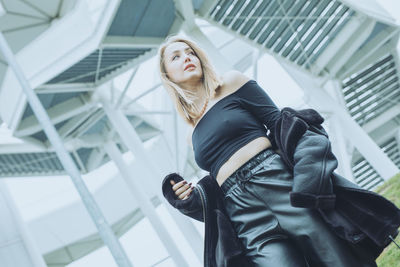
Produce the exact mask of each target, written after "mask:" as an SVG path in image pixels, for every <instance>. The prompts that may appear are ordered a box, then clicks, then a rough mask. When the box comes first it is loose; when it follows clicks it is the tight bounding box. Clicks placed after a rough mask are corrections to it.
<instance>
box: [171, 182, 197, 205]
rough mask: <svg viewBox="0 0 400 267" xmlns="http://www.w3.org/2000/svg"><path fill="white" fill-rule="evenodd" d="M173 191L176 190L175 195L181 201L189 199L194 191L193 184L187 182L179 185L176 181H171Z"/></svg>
mask: <svg viewBox="0 0 400 267" xmlns="http://www.w3.org/2000/svg"><path fill="white" fill-rule="evenodd" d="M170 182H171V185H172V190H174V192H175V195H176V196H177V197H178V198H179V199H182V200H183V199H187V198H188V197H189V196H190V193H192V191H193V188H194V187H193V186H192V183H187V182H186V181H185V180H182V181H180V182H179V183H175V181H173V180H171V181H170Z"/></svg>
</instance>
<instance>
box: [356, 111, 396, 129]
mask: <svg viewBox="0 0 400 267" xmlns="http://www.w3.org/2000/svg"><path fill="white" fill-rule="evenodd" d="M399 115H400V104H398V105H395V106H392V107H391V108H390V109H388V110H386V111H385V112H383V113H382V114H380V115H379V116H378V117H376V118H374V119H373V120H371V121H369V122H367V123H366V124H364V125H363V126H362V127H363V129H364V130H365V131H366V132H367V133H371V132H373V131H374V130H375V129H377V128H379V127H381V126H382V125H384V124H385V123H386V122H388V121H390V120H392V119H393V118H395V117H397V116H399Z"/></svg>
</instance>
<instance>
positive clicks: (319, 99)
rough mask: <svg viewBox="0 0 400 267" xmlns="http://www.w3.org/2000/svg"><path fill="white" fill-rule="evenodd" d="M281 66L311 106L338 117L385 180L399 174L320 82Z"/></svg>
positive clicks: (351, 137)
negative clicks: (302, 91)
mask: <svg viewBox="0 0 400 267" xmlns="http://www.w3.org/2000/svg"><path fill="white" fill-rule="evenodd" d="M281 65H282V67H283V68H284V69H285V70H286V71H287V72H288V73H289V74H290V75H291V76H292V77H293V79H294V80H295V81H296V82H297V83H298V84H299V86H300V87H301V88H302V89H303V90H304V91H305V95H306V96H307V99H306V100H308V101H309V103H310V104H311V106H313V107H314V108H316V109H317V110H318V109H328V110H330V112H332V113H334V114H335V115H337V116H338V118H339V119H340V123H341V125H342V126H343V129H346V137H347V138H348V140H349V141H350V142H352V144H353V145H354V146H355V147H356V148H357V150H358V151H360V153H361V154H362V155H363V156H364V158H365V159H366V160H367V161H368V162H369V163H370V164H371V166H372V167H373V168H374V169H375V170H376V171H377V173H378V174H379V175H380V176H381V177H382V178H383V179H385V180H387V179H389V178H391V177H393V176H394V175H396V174H397V173H398V172H399V169H398V168H397V166H396V165H395V164H394V163H393V162H392V161H391V160H390V158H389V157H388V156H387V155H386V154H385V153H384V152H383V151H382V150H381V149H380V147H379V146H378V145H377V144H376V142H374V140H372V139H371V137H370V136H369V135H368V134H367V133H366V132H365V131H364V130H363V129H362V128H361V127H360V126H359V125H358V124H357V123H356V122H355V121H354V119H353V118H352V117H351V116H350V115H349V113H348V112H347V111H346V110H345V109H344V108H343V107H342V106H341V105H339V104H338V103H337V102H336V101H335V100H334V99H333V98H332V97H331V96H330V95H329V94H328V93H327V92H326V91H325V90H323V89H322V88H321V87H320V86H319V85H318V81H316V80H315V79H313V78H312V77H311V76H310V75H304V74H303V73H302V72H300V71H298V69H297V68H292V67H291V66H289V65H286V64H284V63H283V62H281Z"/></svg>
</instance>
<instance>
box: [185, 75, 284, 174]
mask: <svg viewBox="0 0 400 267" xmlns="http://www.w3.org/2000/svg"><path fill="white" fill-rule="evenodd" d="M280 114H281V113H280V111H279V109H278V108H277V107H276V105H275V104H274V103H273V101H272V100H271V99H270V98H269V96H268V95H267V94H266V93H265V91H264V90H263V89H262V88H261V87H260V86H259V85H258V84H257V82H256V81H254V80H250V81H248V82H247V83H245V84H244V85H243V86H242V87H240V88H239V89H238V90H236V91H235V92H234V93H232V94H230V95H228V96H225V97H224V98H222V99H220V100H219V101H218V102H217V103H215V104H214V105H213V106H212V107H211V108H210V109H209V110H208V111H207V112H206V114H204V116H203V117H202V118H201V119H200V121H199V122H198V123H197V125H196V127H195V129H194V130H193V134H192V143H193V150H194V155H195V160H196V162H197V165H198V166H199V167H200V168H202V169H204V170H206V171H209V172H210V174H211V175H212V176H214V177H216V176H217V173H218V170H219V168H220V167H221V166H222V164H223V163H224V162H226V161H227V160H228V159H229V157H230V156H232V155H233V154H234V153H235V152H236V151H237V150H238V149H240V148H241V147H243V146H244V145H246V144H247V143H249V142H250V141H252V140H254V139H256V138H258V137H262V136H264V137H266V136H267V129H266V128H265V126H266V127H267V128H268V129H269V130H270V131H271V133H273V132H274V127H275V121H276V120H277V119H278V118H279V117H280ZM271 140H273V139H271Z"/></svg>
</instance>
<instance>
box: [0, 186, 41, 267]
mask: <svg viewBox="0 0 400 267" xmlns="http://www.w3.org/2000/svg"><path fill="white" fill-rule="evenodd" d="M0 216H1V218H2V222H1V235H0V261H1V265H2V266H33V267H45V266H47V265H46V263H45V261H44V259H43V256H42V254H41V253H40V250H39V249H38V247H37V245H36V243H35V240H34V239H33V237H32V236H31V234H30V232H29V231H28V229H27V227H26V225H25V223H24V222H23V220H22V218H21V214H20V213H19V210H18V208H17V206H16V205H15V203H14V201H13V199H12V197H11V195H10V192H9V191H8V189H7V186H6V184H5V182H4V181H0Z"/></svg>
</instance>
